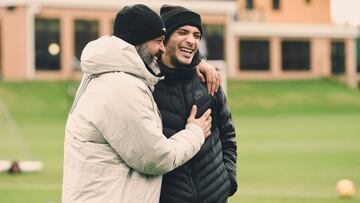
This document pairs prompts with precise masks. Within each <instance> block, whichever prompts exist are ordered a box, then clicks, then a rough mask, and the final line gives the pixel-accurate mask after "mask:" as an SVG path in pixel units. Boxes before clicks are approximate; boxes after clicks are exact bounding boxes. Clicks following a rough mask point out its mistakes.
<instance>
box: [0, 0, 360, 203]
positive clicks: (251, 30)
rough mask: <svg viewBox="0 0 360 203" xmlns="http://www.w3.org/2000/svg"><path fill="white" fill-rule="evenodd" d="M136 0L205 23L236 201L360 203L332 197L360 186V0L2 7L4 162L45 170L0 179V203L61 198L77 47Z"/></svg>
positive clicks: (0, 132) (57, 0)
mask: <svg viewBox="0 0 360 203" xmlns="http://www.w3.org/2000/svg"><path fill="white" fill-rule="evenodd" d="M135 3H144V4H146V5H148V6H149V7H151V8H153V9H154V10H155V11H157V12H159V10H160V7H161V6H162V5H163V4H171V5H182V6H185V7H187V8H189V9H191V10H194V11H196V12H198V13H199V14H201V16H202V20H203V23H204V30H205V32H204V37H203V38H202V43H201V47H200V48H201V52H202V53H203V54H205V55H206V56H207V59H208V61H209V62H210V63H212V64H213V65H214V66H216V67H217V68H218V69H219V71H220V72H221V73H222V76H223V86H224V87H225V89H226V90H227V95H228V102H229V104H230V108H231V111H232V113H233V120H234V123H235V125H236V132H237V141H238V164H237V166H238V171H237V176H238V183H239V188H238V192H237V193H236V194H235V195H234V196H233V197H232V198H231V199H230V200H229V202H230V203H236V202H246V203H260V202H261V203H267V202H269V203H283V202H284V203H285V202H286V203H303V202H306V203H322V202H326V203H335V202H349V203H350V202H351V203H352V202H354V203H355V202H360V195H359V191H358V193H357V194H356V193H355V195H353V196H352V197H351V198H339V197H338V194H337V193H336V192H335V187H336V183H337V182H338V181H339V180H341V179H349V180H351V181H352V182H353V183H354V184H355V186H358V188H359V187H360V158H359V157H360V124H359V123H360V91H359V89H358V88H359V79H360V74H359V73H360V34H359V33H360V32H359V31H360V27H359V26H360V13H359V12H358V9H359V8H360V1H359V0H217V1H215V0H157V1H156V0H148V1H131V0H127V1H121V0H102V1H96V0H86V1H85V0H76V1H70V0H11V1H10V0H9V1H7V0H0V139H1V141H0V160H5V161H6V160H10V161H12V160H18V161H24V160H35V161H41V162H42V163H43V169H42V170H41V171H38V172H31V173H30V172H29V173H19V174H9V173H8V172H7V171H6V170H4V171H2V172H0V202H1V203H8V202H9V203H12V202H15V203H18V202H33V203H58V202H61V200H60V199H61V182H62V160H63V137H64V126H65V122H66V118H67V113H68V110H69V108H70V106H71V104H72V100H73V97H74V94H75V92H76V89H77V86H78V80H79V79H80V78H81V71H80V65H79V59H80V56H81V51H82V49H83V48H84V46H85V45H86V44H87V43H88V42H89V41H91V40H94V39H96V38H98V37H100V36H103V35H110V34H111V33H112V23H113V20H114V16H115V14H116V13H117V11H118V10H120V9H121V8H122V7H124V6H125V5H129V4H135ZM0 162H1V161H0ZM3 162H4V161H3ZM0 169H1V163H0Z"/></svg>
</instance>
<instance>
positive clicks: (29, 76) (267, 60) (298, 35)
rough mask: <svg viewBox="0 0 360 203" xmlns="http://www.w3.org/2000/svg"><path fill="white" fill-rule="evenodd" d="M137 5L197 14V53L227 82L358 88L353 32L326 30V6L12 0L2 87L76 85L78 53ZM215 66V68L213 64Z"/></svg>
mask: <svg viewBox="0 0 360 203" xmlns="http://www.w3.org/2000/svg"><path fill="white" fill-rule="evenodd" d="M135 3H144V4H146V5H148V6H149V7H151V8H153V9H154V10H155V11H159V10H160V7H161V6H162V5H163V4H172V5H183V6H185V7H188V8H190V9H192V10H194V11H196V12H199V13H200V14H201V16H202V19H203V22H204V30H205V36H204V37H203V40H202V46H201V51H202V52H203V53H204V54H206V55H207V58H208V59H209V60H210V61H214V62H215V64H224V65H223V66H224V67H226V72H227V76H228V77H229V78H232V79H292V78H297V79H307V78H319V77H331V76H333V75H339V74H340V75H342V74H343V75H345V76H346V81H347V83H348V85H349V86H352V87H355V86H357V78H356V77H357V74H356V42H355V38H356V36H357V35H358V31H357V30H356V28H353V27H346V26H337V25H333V24H332V21H331V15H330V0H291V1H288V0H237V1H211V0H205V1H203V0H148V1H132V0H127V1H116V0H103V1H97V0H87V1H85V0H77V1H71V0H32V1H27V0H22V1H21V0H11V1H6V0H4V1H1V2H0V77H1V78H2V80H34V79H45V80H54V79H61V80H63V79H74V78H79V77H80V75H81V73H80V71H79V58H80V55H81V51H82V49H83V48H84V46H85V45H86V43H88V42H89V41H91V40H94V39H96V38H98V37H99V36H102V35H110V34H111V33H112V23H113V20H114V16H115V14H116V12H117V11H118V10H120V9H121V8H122V7H123V6H125V5H130V4H135ZM219 62H221V63H219Z"/></svg>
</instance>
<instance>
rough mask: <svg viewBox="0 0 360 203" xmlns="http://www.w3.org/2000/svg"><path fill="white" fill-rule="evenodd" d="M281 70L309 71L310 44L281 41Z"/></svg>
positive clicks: (307, 42) (306, 42)
mask: <svg viewBox="0 0 360 203" xmlns="http://www.w3.org/2000/svg"><path fill="white" fill-rule="evenodd" d="M281 48H282V50H281V51H282V64H283V70H310V42H309V41H283V42H282V44H281Z"/></svg>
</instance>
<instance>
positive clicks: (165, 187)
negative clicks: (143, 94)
mask: <svg viewBox="0 0 360 203" xmlns="http://www.w3.org/2000/svg"><path fill="white" fill-rule="evenodd" d="M160 68H161V70H162V73H163V74H164V75H165V80H163V81H160V82H159V83H158V84H157V85H156V86H155V91H154V93H153V94H154V98H155V100H156V103H157V104H158V106H159V109H160V112H161V116H162V120H163V125H164V128H163V129H164V134H165V135H166V136H167V137H171V136H172V135H173V134H175V133H176V132H178V131H180V130H182V129H183V128H184V127H185V124H186V122H187V118H188V116H189V114H190V110H191V107H192V105H193V104H196V105H197V107H198V112H197V117H199V116H200V115H202V114H203V113H204V112H205V111H206V110H207V109H208V108H212V121H213V122H212V129H211V132H212V133H211V135H210V136H209V138H207V139H206V140H205V143H204V145H203V146H202V148H201V150H200V151H199V152H198V153H197V154H196V155H195V156H194V157H193V158H192V159H191V160H190V161H188V162H187V163H185V164H184V165H182V166H180V167H179V168H177V169H175V170H174V171H171V172H169V173H167V174H165V175H164V177H163V182H162V189H161V196H160V202H162V203H182V202H184V203H185V202H194V203H201V202H207V203H210V202H219V203H221V202H226V200H227V198H228V197H229V196H231V195H233V194H234V193H235V191H236V189H237V182H236V156H237V154H236V140H235V129H234V126H233V123H232V119H231V114H230V111H229V108H228V105H227V103H226V97H225V95H224V93H223V91H222V90H221V91H219V92H218V93H216V95H215V96H214V97H212V96H211V95H209V94H208V91H207V88H206V86H205V84H203V83H202V82H201V81H200V80H199V78H198V77H197V76H196V73H195V68H194V67H191V68H190V67H178V68H176V69H169V68H167V67H165V66H164V65H163V64H160Z"/></svg>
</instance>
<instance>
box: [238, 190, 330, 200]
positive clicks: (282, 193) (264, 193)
mask: <svg viewBox="0 0 360 203" xmlns="http://www.w3.org/2000/svg"><path fill="white" fill-rule="evenodd" d="M235 195H236V196H258V197H259V196H261V197H290V198H318V199H334V198H337V196H336V194H335V190H334V193H325V192H314V191H312V192H310V191H309V192H307V191H290V190H244V189H238V192H236V194H235Z"/></svg>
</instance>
